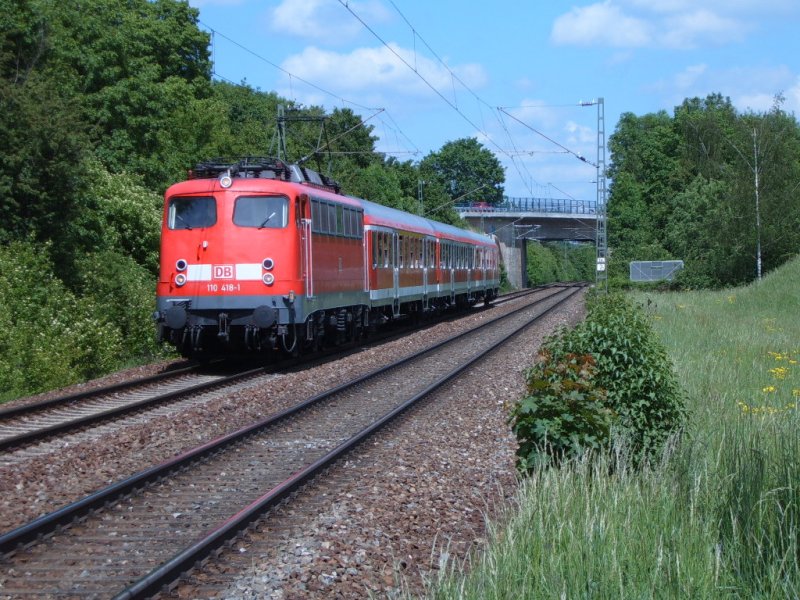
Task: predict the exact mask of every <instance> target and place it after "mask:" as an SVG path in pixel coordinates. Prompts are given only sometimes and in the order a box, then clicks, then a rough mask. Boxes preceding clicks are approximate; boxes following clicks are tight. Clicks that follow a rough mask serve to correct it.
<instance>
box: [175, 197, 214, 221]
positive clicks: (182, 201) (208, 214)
mask: <svg viewBox="0 0 800 600" xmlns="http://www.w3.org/2000/svg"><path fill="white" fill-rule="evenodd" d="M167 217H168V218H167V224H168V226H169V228H170V229H195V228H197V229H199V228H202V227H211V226H212V225H214V224H215V223H216V222H217V203H216V201H215V200H214V198H211V197H205V196H200V197H178V198H171V199H170V201H169V212H168V215H167Z"/></svg>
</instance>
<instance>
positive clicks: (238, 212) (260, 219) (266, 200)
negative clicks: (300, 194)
mask: <svg viewBox="0 0 800 600" xmlns="http://www.w3.org/2000/svg"><path fill="white" fill-rule="evenodd" d="M288 220H289V199H288V198H286V197H285V196H239V197H238V198H236V202H235V203H234V205H233V222H234V223H235V224H236V225H239V226H240V227H258V228H259V229H264V228H265V227H269V228H272V229H277V228H282V227H286V224H287V222H288Z"/></svg>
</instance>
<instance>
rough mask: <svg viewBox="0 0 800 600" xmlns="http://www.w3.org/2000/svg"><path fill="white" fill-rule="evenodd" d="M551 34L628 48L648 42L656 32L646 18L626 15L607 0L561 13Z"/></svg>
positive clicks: (583, 42)
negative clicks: (653, 32)
mask: <svg viewBox="0 0 800 600" xmlns="http://www.w3.org/2000/svg"><path fill="white" fill-rule="evenodd" d="M550 37H551V39H552V40H553V42H555V43H556V44H574V45H580V46H589V45H595V44H601V45H607V46H613V47H623V48H625V47H631V46H634V47H636V46H646V45H647V44H648V43H649V40H650V39H651V37H652V32H651V26H650V25H649V24H648V23H647V22H646V21H644V20H643V19H638V18H635V17H629V16H626V15H625V14H623V12H622V10H621V9H620V8H619V7H618V6H615V5H613V4H612V3H611V0H606V1H605V2H602V3H600V4H591V5H589V6H586V7H580V8H573V9H572V10H570V12H568V13H567V14H565V15H562V16H560V17H558V18H557V19H556V21H555V23H554V24H553V30H552V32H551V34H550Z"/></svg>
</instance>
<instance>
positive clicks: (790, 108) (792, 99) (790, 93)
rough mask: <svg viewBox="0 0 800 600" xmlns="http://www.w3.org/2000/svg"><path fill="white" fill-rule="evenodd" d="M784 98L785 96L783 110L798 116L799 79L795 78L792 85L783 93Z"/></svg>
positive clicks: (799, 109)
mask: <svg viewBox="0 0 800 600" xmlns="http://www.w3.org/2000/svg"><path fill="white" fill-rule="evenodd" d="M784 96H786V104H785V105H784V109H785V110H786V111H787V112H793V113H794V114H795V115H797V116H800V77H797V79H796V80H795V82H794V85H793V86H791V87H790V88H789V89H788V90H786V91H785V92H784Z"/></svg>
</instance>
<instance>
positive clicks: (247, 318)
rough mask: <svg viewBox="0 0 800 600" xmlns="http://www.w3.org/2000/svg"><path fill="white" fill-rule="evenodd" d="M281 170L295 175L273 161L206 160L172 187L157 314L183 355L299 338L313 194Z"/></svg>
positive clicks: (287, 344) (162, 332)
mask: <svg viewBox="0 0 800 600" xmlns="http://www.w3.org/2000/svg"><path fill="white" fill-rule="evenodd" d="M267 167H269V168H267ZM281 173H286V174H287V178H290V177H291V170H290V169H289V167H288V166H286V165H284V164H283V163H280V161H274V160H273V159H269V162H266V164H265V161H260V162H257V163H254V162H252V160H249V161H248V162H246V163H245V164H244V165H243V164H241V163H239V164H236V165H230V164H228V165H223V166H221V167H218V168H213V167H211V166H209V165H201V166H199V167H198V169H197V170H196V172H195V175H194V177H193V178H192V179H190V180H188V181H184V182H181V183H178V184H176V185H173V186H172V187H170V188H169V189H168V190H167V192H166V194H165V202H164V213H163V223H162V231H161V258H160V272H159V279H158V284H157V287H158V289H157V307H156V308H157V310H156V313H155V315H154V317H155V320H156V323H157V326H158V336H159V338H160V340H162V341H168V342H170V343H171V344H173V345H174V346H175V347H176V348H178V349H179V350H180V351H181V353H182V354H184V356H201V355H203V354H205V353H208V354H217V355H218V354H221V353H222V352H238V351H253V350H270V349H275V348H278V347H280V346H281V345H282V346H283V347H284V349H287V350H289V349H290V348H291V346H292V345H293V344H294V343H295V342H296V340H294V339H293V334H294V331H293V328H292V327H291V325H292V324H293V323H294V321H295V314H294V312H295V306H294V303H295V299H296V298H297V297H298V296H300V295H302V294H304V293H305V281H304V276H303V275H304V274H303V272H302V269H301V268H300V265H301V262H302V261H301V255H302V254H303V249H302V247H301V246H302V241H303V224H304V217H305V213H306V212H307V211H308V206H307V205H308V200H307V196H303V195H300V194H298V193H297V190H296V187H295V186H292V185H289V184H287V183H286V182H284V181H281V180H280V179H273V178H275V177H277V176H279V175H280V174H281ZM276 174H277V175H276ZM265 180H266V181H265Z"/></svg>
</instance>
